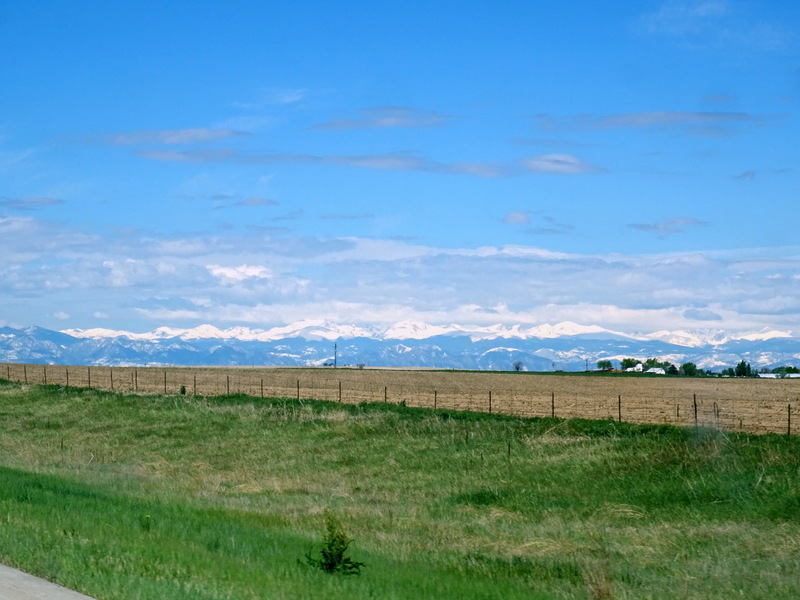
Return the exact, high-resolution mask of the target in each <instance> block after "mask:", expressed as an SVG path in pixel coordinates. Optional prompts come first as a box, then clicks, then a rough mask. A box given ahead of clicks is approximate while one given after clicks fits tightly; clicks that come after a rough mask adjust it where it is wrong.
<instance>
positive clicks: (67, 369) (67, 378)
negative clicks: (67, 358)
mask: <svg viewBox="0 0 800 600" xmlns="http://www.w3.org/2000/svg"><path fill="white" fill-rule="evenodd" d="M64 371H65V376H66V380H67V383H66V385H65V386H64V387H69V367H64Z"/></svg>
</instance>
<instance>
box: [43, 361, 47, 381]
mask: <svg viewBox="0 0 800 600" xmlns="http://www.w3.org/2000/svg"><path fill="white" fill-rule="evenodd" d="M42 373H44V384H45V385H47V365H42Z"/></svg>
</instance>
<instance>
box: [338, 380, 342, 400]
mask: <svg viewBox="0 0 800 600" xmlns="http://www.w3.org/2000/svg"><path fill="white" fill-rule="evenodd" d="M341 403H342V382H341V381H339V404H341Z"/></svg>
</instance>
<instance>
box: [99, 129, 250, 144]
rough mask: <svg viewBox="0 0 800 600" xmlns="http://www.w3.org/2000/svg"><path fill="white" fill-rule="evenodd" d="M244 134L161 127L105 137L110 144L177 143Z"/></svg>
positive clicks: (229, 131)
mask: <svg viewBox="0 0 800 600" xmlns="http://www.w3.org/2000/svg"><path fill="white" fill-rule="evenodd" d="M243 135H247V134H245V133H244V132H242V131H236V130H233V129H223V128H218V129H213V128H204V127H195V128H191V129H160V130H145V131H133V132H129V133H115V134H110V135H106V136H105V137H104V139H105V141H106V142H107V143H109V144H114V145H119V146H128V145H138V144H167V145H176V144H198V143H205V142H216V141H219V140H224V139H228V138H232V137H239V136H243Z"/></svg>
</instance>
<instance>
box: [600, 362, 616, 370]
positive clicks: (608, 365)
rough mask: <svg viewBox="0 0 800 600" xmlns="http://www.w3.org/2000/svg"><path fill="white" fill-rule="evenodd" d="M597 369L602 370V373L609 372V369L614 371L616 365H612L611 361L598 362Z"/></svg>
mask: <svg viewBox="0 0 800 600" xmlns="http://www.w3.org/2000/svg"><path fill="white" fill-rule="evenodd" d="M597 368H598V369H600V370H601V371H607V370H608V369H613V368H614V365H613V364H612V363H611V361H610V360H598V361H597Z"/></svg>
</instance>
